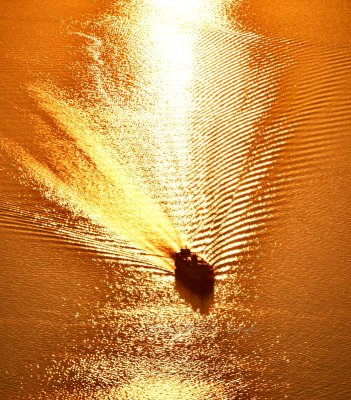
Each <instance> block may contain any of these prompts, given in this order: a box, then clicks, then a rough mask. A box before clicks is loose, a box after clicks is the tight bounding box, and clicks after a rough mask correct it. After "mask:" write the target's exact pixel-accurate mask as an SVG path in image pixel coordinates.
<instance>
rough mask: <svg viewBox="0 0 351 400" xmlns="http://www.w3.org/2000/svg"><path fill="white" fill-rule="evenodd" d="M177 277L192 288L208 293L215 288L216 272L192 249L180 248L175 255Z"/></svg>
mask: <svg viewBox="0 0 351 400" xmlns="http://www.w3.org/2000/svg"><path fill="white" fill-rule="evenodd" d="M173 258H174V264H175V267H176V269H175V276H176V279H180V280H181V281H183V283H184V284H186V285H187V286H188V287H190V288H191V289H192V290H194V291H197V292H200V293H206V292H210V291H212V290H213V287H214V272H213V268H212V266H211V265H210V264H209V263H207V262H206V261H205V260H203V259H202V258H200V257H199V256H198V255H197V254H196V253H192V252H191V251H190V249H180V252H179V253H175V254H174V255H173Z"/></svg>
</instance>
